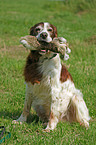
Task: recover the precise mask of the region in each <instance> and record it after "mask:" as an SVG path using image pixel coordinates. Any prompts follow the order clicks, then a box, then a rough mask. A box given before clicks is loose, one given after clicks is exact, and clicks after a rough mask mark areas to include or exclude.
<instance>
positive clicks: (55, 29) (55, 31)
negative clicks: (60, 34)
mask: <svg viewBox="0 0 96 145" xmlns="http://www.w3.org/2000/svg"><path fill="white" fill-rule="evenodd" d="M53 28H54V29H53V30H54V37H57V28H56V27H55V26H53Z"/></svg>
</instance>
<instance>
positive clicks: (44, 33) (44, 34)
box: [40, 32, 48, 39]
mask: <svg viewBox="0 0 96 145" xmlns="http://www.w3.org/2000/svg"><path fill="white" fill-rule="evenodd" d="M47 36H48V34H47V33H46V32H42V33H41V34H40V37H41V38H42V39H46V38H47Z"/></svg>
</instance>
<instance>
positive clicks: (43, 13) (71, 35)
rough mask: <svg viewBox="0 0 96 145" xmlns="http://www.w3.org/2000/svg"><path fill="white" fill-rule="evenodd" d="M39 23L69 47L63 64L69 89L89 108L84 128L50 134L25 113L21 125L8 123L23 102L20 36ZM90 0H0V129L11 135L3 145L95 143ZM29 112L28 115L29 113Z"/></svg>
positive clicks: (95, 33) (94, 34) (66, 127)
mask: <svg viewBox="0 0 96 145" xmlns="http://www.w3.org/2000/svg"><path fill="white" fill-rule="evenodd" d="M40 21H48V22H50V23H52V24H54V25H55V26H57V29H58V36H63V37H65V38H66V39H67V40H68V42H69V45H70V48H71V49H72V53H71V54H70V59H69V60H68V61H67V62H65V64H66V65H67V67H68V68H69V71H70V73H71V74H72V76H73V79H74V82H75V85H76V87H77V88H78V89H80V90H81V91H82V92H83V94H84V100H85V102H86V104H87V107H88V108H89V113H90V116H91V117H92V121H90V127H89V129H88V130H86V129H85V128H83V127H81V126H80V125H79V124H78V123H72V124H70V123H68V122H65V123H62V122H60V123H59V124H58V125H57V128H56V129H55V130H54V131H53V132H50V133H44V132H42V129H43V126H42V122H40V121H39V119H38V117H37V116H36V113H35V112H34V111H33V110H31V114H30V117H29V119H28V122H27V123H24V124H22V125H20V124H16V125H14V124H12V120H13V119H16V118H18V117H19V116H20V114H21V112H22V110H23V105H24V98H25V85H24V78H23V75H22V74H23V67H24V64H25V60H26V57H27V55H28V53H29V52H28V51H26V50H25V49H24V48H23V47H22V46H21V45H20V44H19V39H20V37H21V36H25V35H28V34H29V29H30V27H31V26H33V25H34V24H36V23H38V22H40ZM95 94H96V1H95V0H77V1H76V0H64V1H55V0H54V1H53V0H46V1H44V0H37V1H33V0H27V1H25V0H16V1H13V0H3V1H0V125H5V127H6V130H7V131H10V132H11V138H10V139H9V140H6V141H5V143H4V144H5V145H13V144H14V145H15V144H16V145H28V144H29V145H31V144H32V145H35V144H37V145H39V144H40V145H41V144H46V145H49V144H52V145H53V144H56V145H69V144H70V145H76V144H79V145H91V144H94V145H95V144H96V122H95V121H96V95H95ZM32 114H33V115H32Z"/></svg>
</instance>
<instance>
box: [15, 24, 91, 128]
mask: <svg viewBox="0 0 96 145" xmlns="http://www.w3.org/2000/svg"><path fill="white" fill-rule="evenodd" d="M30 35H32V36H35V37H36V38H37V40H38V41H41V42H45V43H49V42H51V41H52V40H53V38H54V37H57V29H56V27H55V26H54V25H52V24H49V23H47V22H46V23H43V22H41V23H38V24H36V25H34V26H33V27H31V28H30ZM24 77H25V82H26V95H25V103H24V110H23V112H22V114H21V116H20V117H19V118H18V119H17V120H16V121H20V122H23V121H27V117H28V115H29V112H30V109H31V106H32V107H33V108H34V110H35V111H36V113H37V115H38V116H39V117H40V119H41V120H42V121H44V122H47V127H46V128H45V130H46V131H50V130H53V129H55V128H56V125H57V123H58V122H59V121H65V120H67V121H69V122H73V121H75V122H79V123H80V125H83V126H85V127H86V128H87V127H89V120H90V116H89V112H88V109H87V106H86V104H85V102H84V100H83V95H82V93H81V92H80V90H78V89H76V88H75V85H74V82H73V79H72V76H71V74H70V73H69V72H68V70H67V69H66V67H65V66H64V65H62V64H61V60H60V57H59V54H58V53H54V52H51V51H47V52H46V51H45V50H43V49H42V51H41V52H40V53H39V52H38V51H36V50H34V51H30V54H29V55H28V57H27V61H26V65H25V68H24Z"/></svg>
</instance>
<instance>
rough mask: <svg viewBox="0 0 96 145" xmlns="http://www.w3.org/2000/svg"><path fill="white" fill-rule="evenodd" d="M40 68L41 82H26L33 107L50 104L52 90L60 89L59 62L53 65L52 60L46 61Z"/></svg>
mask: <svg viewBox="0 0 96 145" xmlns="http://www.w3.org/2000/svg"><path fill="white" fill-rule="evenodd" d="M57 63H58V62H57ZM40 69H41V71H43V78H42V80H41V82H40V83H39V84H37V83H35V84H34V85H32V84H31V83H30V82H28V83H26V84H27V85H26V87H27V91H28V92H27V93H28V94H30V95H31V97H32V105H33V107H34V106H36V105H44V104H46V105H49V106H50V103H51V100H52V96H53V95H54V91H55V92H58V90H59V91H60V73H61V64H60V65H57V64H56V65H54V61H53V62H52V61H50V62H47V61H46V62H45V63H44V64H43V65H42V66H41V67H40Z"/></svg>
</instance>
